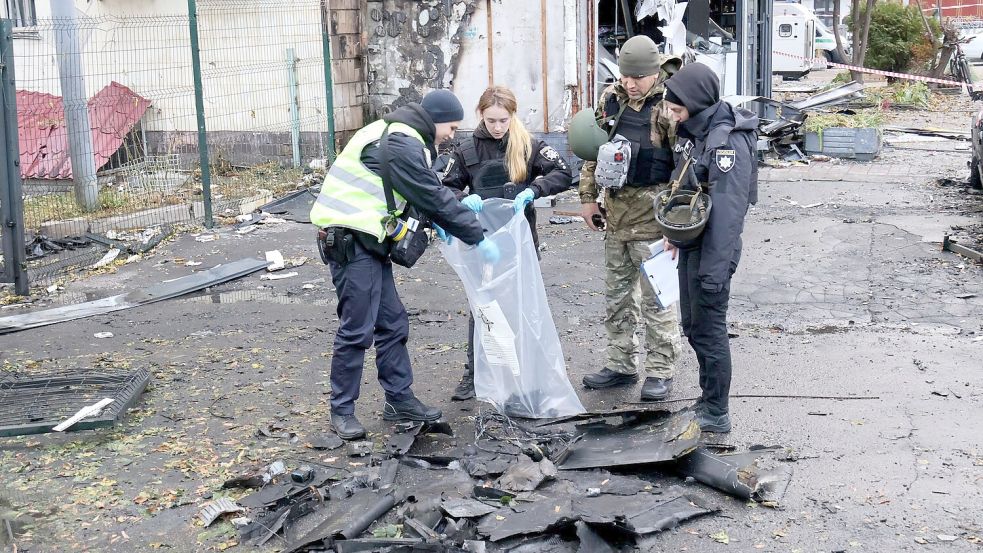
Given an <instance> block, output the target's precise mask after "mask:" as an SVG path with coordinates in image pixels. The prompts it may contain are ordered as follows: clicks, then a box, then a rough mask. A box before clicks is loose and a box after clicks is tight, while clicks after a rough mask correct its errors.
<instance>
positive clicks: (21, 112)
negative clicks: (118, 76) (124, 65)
mask: <svg viewBox="0 0 983 553" xmlns="http://www.w3.org/2000/svg"><path fill="white" fill-rule="evenodd" d="M149 106H150V100H147V99H146V98H144V97H142V96H140V95H139V94H137V93H135V92H133V91H132V90H130V89H129V88H127V87H125V86H123V85H121V84H119V83H117V82H112V83H110V84H109V85H108V86H106V87H105V88H103V89H102V90H100V91H99V92H98V93H97V94H96V95H95V96H93V97H92V98H90V99H89V101H88V109H89V125H90V126H91V127H92V148H93V157H94V158H95V162H96V169H97V170H98V169H100V168H101V167H102V166H104V165H105V164H106V163H107V162H108V161H109V158H110V157H111V156H112V155H113V154H114V153H116V150H118V149H119V147H120V145H122V144H123V140H124V139H125V138H126V135H127V134H128V133H129V132H130V131H131V130H132V129H133V127H134V125H136V123H137V121H139V120H140V118H141V117H143V114H144V113H145V112H146V111H147V108H148V107H149ZM17 138H18V140H19V141H20V161H21V177H22V178H25V179H28V178H30V179H71V178H72V163H71V160H70V158H69V153H68V133H67V130H66V127H65V112H64V106H63V103H62V99H61V97H59V96H52V95H51V94H44V93H41V92H31V91H26V90H18V91H17Z"/></svg>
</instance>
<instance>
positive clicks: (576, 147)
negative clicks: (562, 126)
mask: <svg viewBox="0 0 983 553" xmlns="http://www.w3.org/2000/svg"><path fill="white" fill-rule="evenodd" d="M607 141H608V134H607V133H606V132H604V131H603V130H601V127H598V126H597V120H596V119H594V111H593V110H590V109H582V110H580V111H578V112H577V114H576V115H574V116H573V118H572V119H570V127H569V128H568V130H567V142H569V144H570V150H571V151H572V152H573V153H574V155H576V156H577V157H579V158H580V159H585V160H587V161H597V151H598V150H599V149H600V148H601V144H604V143H605V142H607Z"/></svg>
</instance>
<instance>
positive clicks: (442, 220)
mask: <svg viewBox="0 0 983 553" xmlns="http://www.w3.org/2000/svg"><path fill="white" fill-rule="evenodd" d="M383 119H384V120H385V121H386V122H387V123H404V124H406V125H409V126H410V127H412V128H413V129H414V130H416V131H417V132H419V133H420V135H421V136H423V140H424V141H425V142H426V145H425V147H421V145H420V141H419V140H417V139H416V138H414V137H412V136H407V135H405V134H403V133H400V132H391V133H390V134H389V139H388V141H387V147H388V148H389V171H390V175H391V177H392V182H390V185H391V186H392V187H393V190H395V191H396V192H398V193H399V194H400V195H401V196H403V197H404V198H406V201H407V202H408V203H409V204H411V205H413V206H415V207H416V208H417V209H419V210H420V211H422V212H423V213H424V214H426V215H427V216H428V217H430V218H431V219H432V220H433V221H434V222H435V223H437V224H438V225H440V226H441V227H442V228H443V229H444V230H446V231H447V233H448V234H450V235H452V236H455V237H457V238H459V239H460V240H461V241H463V242H464V243H465V244H471V245H474V244H477V243H478V242H481V241H482V240H483V239H484V233H483V232H482V229H481V224H480V223H479V222H478V218H477V217H475V214H474V213H473V212H472V211H471V210H470V209H468V208H466V207H464V205H462V204H461V202H460V201H459V200H458V199H457V197H456V196H455V195H454V192H453V191H452V190H450V189H449V188H447V187H446V186H443V185H441V183H440V180H439V179H438V178H437V174H436V173H434V172H433V171H432V170H431V169H430V164H431V162H432V160H434V159H436V150H435V148H434V138H435V135H436V129H435V127H434V124H433V121H432V120H431V119H430V115H429V114H427V112H426V111H425V110H424V109H423V108H422V107H421V106H420V105H419V104H416V103H413V104H409V105H406V106H404V107H401V108H399V109H397V110H396V111H394V112H392V113H390V114H389V115H387V116H385V117H384V118H383ZM381 154H382V151H381V149H380V148H379V144H378V143H372V144H369V145H368V146H366V147H365V148H364V149H363V150H362V156H361V161H362V163H363V164H364V165H365V167H366V169H368V170H369V171H372V172H373V173H375V174H377V175H382V155H381Z"/></svg>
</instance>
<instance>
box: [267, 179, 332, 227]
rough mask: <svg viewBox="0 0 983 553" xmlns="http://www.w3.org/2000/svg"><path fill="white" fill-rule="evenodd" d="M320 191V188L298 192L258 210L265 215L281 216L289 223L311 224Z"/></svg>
mask: <svg viewBox="0 0 983 553" xmlns="http://www.w3.org/2000/svg"><path fill="white" fill-rule="evenodd" d="M319 191H320V188H319V187H311V188H308V189H304V190H298V191H296V192H293V193H291V194H287V195H286V196H284V197H282V198H279V199H277V200H273V201H272V202H270V203H268V204H266V205H262V206H260V207H259V208H258V210H259V211H262V212H264V213H271V214H273V215H280V216H282V218H284V219H286V220H288V221H294V222H296V223H310V222H311V215H310V213H311V207H312V206H313V205H314V200H315V199H316V198H317V194H318V192H319Z"/></svg>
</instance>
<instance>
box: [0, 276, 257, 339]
mask: <svg viewBox="0 0 983 553" xmlns="http://www.w3.org/2000/svg"><path fill="white" fill-rule="evenodd" d="M267 264H268V263H267V262H266V261H265V260H260V259H251V258H250V259H241V260H239V261H233V262H231V263H225V264H223V265H219V266H217V267H214V268H211V269H208V270H206V271H200V272H197V273H194V274H190V275H187V276H183V277H180V278H176V279H174V280H172V281H170V282H163V283H160V284H155V285H152V286H148V287H146V288H141V289H138V290H134V291H132V292H128V293H126V294H119V295H116V296H110V297H108V298H102V299H99V300H94V301H88V302H84V303H79V304H76V305H66V306H62V307H56V308H53V309H45V310H41V311H33V312H31V313H24V314H21V315H11V316H9V317H2V318H0V334H7V333H9V332H17V331H20V330H27V329H29V328H37V327H41V326H47V325H51V324H56V323H63V322H66V321H74V320H76V319H82V318H85V317H91V316H93V315H103V314H106V313H112V312H114V311H120V310H122V309H129V308H131V307H137V306H141V305H146V304H150V303H153V302H157V301H162V300H168V299H171V298H175V297H178V296H183V295H185V294H190V293H192V292H197V291H198V290H203V289H205V288H209V287H211V286H215V285H217V284H222V283H224V282H228V281H230V280H235V279H237V278H241V277H244V276H246V275H249V274H252V273H255V272H257V271H260V270H262V269H263V268H265V267H266V266H267Z"/></svg>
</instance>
